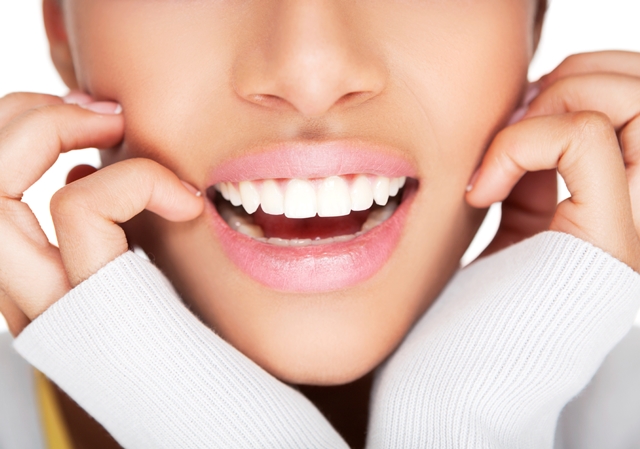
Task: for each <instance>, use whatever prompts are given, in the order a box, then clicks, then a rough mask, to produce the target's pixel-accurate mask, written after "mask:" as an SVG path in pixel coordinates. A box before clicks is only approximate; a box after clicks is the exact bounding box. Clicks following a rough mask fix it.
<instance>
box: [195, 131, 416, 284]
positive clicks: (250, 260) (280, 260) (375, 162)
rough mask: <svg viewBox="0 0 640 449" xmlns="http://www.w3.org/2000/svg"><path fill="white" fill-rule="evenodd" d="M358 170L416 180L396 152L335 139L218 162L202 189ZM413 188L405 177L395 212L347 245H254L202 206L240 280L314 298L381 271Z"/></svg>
mask: <svg viewBox="0 0 640 449" xmlns="http://www.w3.org/2000/svg"><path fill="white" fill-rule="evenodd" d="M358 173H366V174H372V175H378V176H387V177H399V176H407V177H408V178H416V170H415V168H414V166H413V165H412V164H411V163H409V162H408V161H407V160H406V159H405V158H403V157H402V156H400V155H398V154H397V150H395V149H393V148H389V147H386V146H382V145H377V144H371V143H368V142H362V141H355V140H348V141H347V140H343V141H331V142H322V143H317V142H312V143H279V144H276V145H272V146H269V147H264V148H261V151H256V152H254V153H252V154H249V155H247V156H242V157H239V158H235V159H232V160H230V161H227V162H226V163H223V164H221V165H220V166H219V167H217V168H216V169H215V170H214V171H213V172H212V173H211V176H210V178H209V184H208V185H210V186H211V185H214V184H216V183H218V182H241V181H250V180H257V179H282V178H307V179H310V178H323V177H328V176H333V175H348V174H358ZM417 188H418V183H417V182H416V181H415V180H412V179H410V180H408V181H407V184H406V186H405V188H404V193H403V198H402V201H401V202H400V205H399V207H398V208H397V209H396V211H395V212H394V213H393V215H392V216H391V217H389V219H387V220H386V221H384V222H383V223H381V224H380V225H378V226H376V227H375V228H373V229H371V230H369V231H368V232H366V233H364V234H362V235H360V236H358V237H356V238H355V239H353V240H350V241H348V242H338V243H332V244H326V245H321V246H306V247H282V246H277V245H271V244H268V243H263V242H259V241H257V240H254V239H252V238H250V237H248V236H246V235H244V234H241V233H239V232H236V231H234V230H232V229H231V228H230V227H229V226H228V225H227V223H226V222H225V221H224V220H223V219H222V217H220V215H219V214H218V211H217V210H216V208H215V206H214V204H213V203H212V202H211V201H207V202H206V204H207V206H206V207H207V213H208V214H209V216H210V218H211V222H212V225H213V232H214V233H215V234H216V235H217V236H218V238H219V241H220V243H221V246H222V249H223V251H224V252H225V253H226V255H227V257H228V258H229V259H230V260H231V261H232V262H233V263H234V264H235V265H236V266H237V267H238V268H239V269H240V270H241V271H243V272H244V273H245V274H246V275H248V276H249V277H250V278H252V279H253V280H255V281H257V282H258V283H260V284H262V285H264V286H266V287H269V288H271V289H275V290H278V291H283V292H296V293H319V292H328V291H335V290H341V289H345V288H348V287H352V286H355V285H357V284H359V283H362V282H364V281H366V280H367V279H369V278H371V277H373V276H374V275H375V274H376V273H378V272H379V271H380V270H381V269H382V267H383V266H384V265H385V264H386V262H387V261H388V260H389V259H390V257H391V255H392V253H393V250H394V249H395V248H396V246H397V244H398V242H399V240H400V236H401V234H402V230H403V229H404V226H405V223H406V220H407V216H408V210H409V207H410V206H411V204H412V201H413V198H414V197H415V193H416V191H417Z"/></svg>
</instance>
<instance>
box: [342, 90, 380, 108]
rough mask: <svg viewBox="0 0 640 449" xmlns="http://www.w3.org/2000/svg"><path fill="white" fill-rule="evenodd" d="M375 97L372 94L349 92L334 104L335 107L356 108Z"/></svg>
mask: <svg viewBox="0 0 640 449" xmlns="http://www.w3.org/2000/svg"><path fill="white" fill-rule="evenodd" d="M374 95H375V93H374V92H372V91H368V92H349V93H347V94H345V95H343V96H342V97H341V98H339V99H338V101H336V102H335V105H336V106H357V105H359V104H361V103H364V102H365V101H367V100H368V99H369V98H371V97H373V96H374Z"/></svg>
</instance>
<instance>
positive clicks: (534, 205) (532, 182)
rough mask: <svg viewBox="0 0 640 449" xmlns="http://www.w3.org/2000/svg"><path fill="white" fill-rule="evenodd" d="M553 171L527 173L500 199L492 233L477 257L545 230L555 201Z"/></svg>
mask: <svg viewBox="0 0 640 449" xmlns="http://www.w3.org/2000/svg"><path fill="white" fill-rule="evenodd" d="M557 186H558V183H557V173H556V170H543V171H539V172H529V173H527V174H525V175H524V177H523V178H522V179H521V180H520V181H518V183H517V184H516V186H515V187H514V188H513V190H512V191H511V193H510V194H509V196H508V197H507V198H506V199H505V200H504V201H503V202H502V218H501V219H500V227H499V228H498V232H497V233H496V236H495V237H494V239H493V240H492V241H491V243H490V244H489V246H488V247H487V248H486V249H485V250H484V252H483V253H482V255H481V257H485V256H488V255H490V254H493V253H494V252H497V251H500V250H501V249H503V248H506V247H508V246H511V245H513V244H515V243H518V242H520V241H522V240H524V239H527V238H529V237H532V236H534V235H536V234H538V233H540V232H542V231H546V230H547V229H549V226H550V225H551V220H552V219H553V215H554V214H555V212H556V205H557V203H558V188H557Z"/></svg>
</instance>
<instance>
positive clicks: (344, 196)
mask: <svg viewBox="0 0 640 449" xmlns="http://www.w3.org/2000/svg"><path fill="white" fill-rule="evenodd" d="M406 180H407V178H406V177H404V176H403V177H399V178H387V177H385V176H377V177H374V176H371V175H365V174H361V175H355V176H348V177H345V176H330V177H328V178H323V179H314V180H307V179H291V180H283V181H278V180H274V179H266V180H258V181H242V182H240V183H232V182H221V183H218V184H216V185H215V188H216V190H218V191H219V192H220V194H221V195H222V197H223V198H224V199H226V200H227V201H230V202H231V204H233V205H234V206H242V207H244V209H245V211H246V212H247V213H248V214H253V213H254V212H256V211H257V210H258V208H259V207H262V210H263V211H264V212H265V213H267V214H269V215H282V214H285V215H286V216H287V217H288V218H310V217H313V216H315V215H316V214H317V215H319V216H320V217H341V216H345V215H348V214H349V213H350V212H351V211H352V210H353V211H363V210H368V209H370V208H371V206H372V205H373V203H374V202H375V203H376V204H378V205H380V206H384V205H386V204H387V202H388V201H389V198H390V197H394V196H396V195H397V194H398V192H399V190H400V189H401V188H402V187H404V185H405V182H406Z"/></svg>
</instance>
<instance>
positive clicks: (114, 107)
mask: <svg viewBox="0 0 640 449" xmlns="http://www.w3.org/2000/svg"><path fill="white" fill-rule="evenodd" d="M79 106H80V107H82V108H84V109H87V110H89V111H91V112H95V113H97V114H108V115H118V114H120V113H122V106H120V105H119V104H118V103H115V102H113V101H95V102H92V103H89V104H80V105H79Z"/></svg>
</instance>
